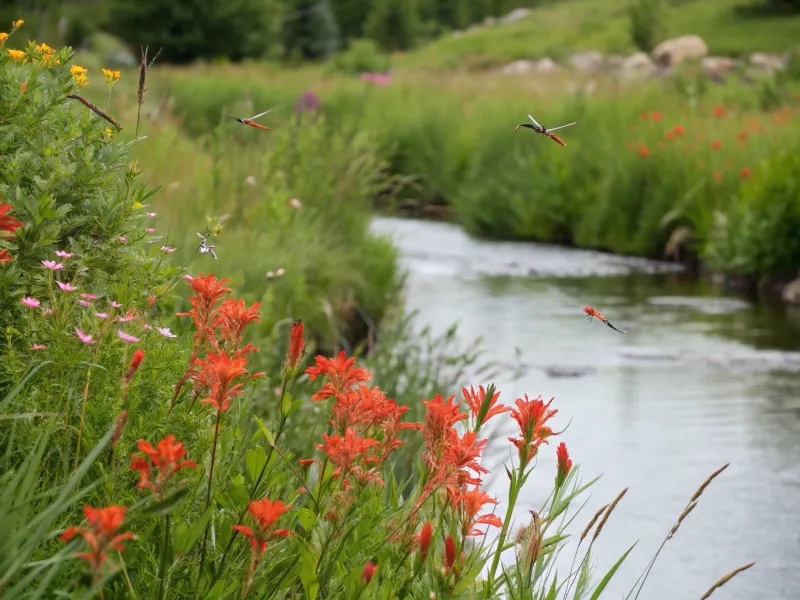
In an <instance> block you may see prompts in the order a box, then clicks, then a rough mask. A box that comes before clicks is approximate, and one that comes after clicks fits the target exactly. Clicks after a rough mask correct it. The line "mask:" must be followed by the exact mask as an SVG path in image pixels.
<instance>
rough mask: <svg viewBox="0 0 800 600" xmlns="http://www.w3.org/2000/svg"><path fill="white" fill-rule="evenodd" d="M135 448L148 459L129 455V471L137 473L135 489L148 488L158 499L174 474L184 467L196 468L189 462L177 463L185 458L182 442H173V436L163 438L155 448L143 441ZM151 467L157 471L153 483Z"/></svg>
mask: <svg viewBox="0 0 800 600" xmlns="http://www.w3.org/2000/svg"><path fill="white" fill-rule="evenodd" d="M137 446H138V448H139V451H141V452H144V453H145V454H146V455H147V456H148V457H149V458H150V461H147V460H146V459H144V458H142V457H141V456H137V455H135V454H132V455H131V459H132V460H131V469H136V470H137V471H139V484H138V486H137V487H139V489H142V488H146V487H149V488H150V489H152V490H153V492H154V493H155V494H156V496H158V497H161V496H163V494H164V488H165V486H166V483H167V481H168V480H169V478H170V477H172V475H173V474H174V473H176V472H177V471H179V470H181V469H183V468H184V467H191V468H193V469H194V468H196V467H197V465H196V464H195V463H193V462H192V461H190V460H183V461H180V462H178V461H179V460H180V459H181V458H183V457H184V456H186V450H185V449H184V448H183V442H176V441H175V436H174V435H168V436H167V437H165V438H164V439H163V440H161V441H160V442H158V444H157V445H156V447H155V448H153V446H151V445H150V444H149V443H147V442H146V441H144V440H139V442H138V444H137ZM151 463H152V466H151ZM152 467H155V468H156V471H158V474H157V475H156V480H155V482H153V481H151V477H152V474H153V471H152Z"/></svg>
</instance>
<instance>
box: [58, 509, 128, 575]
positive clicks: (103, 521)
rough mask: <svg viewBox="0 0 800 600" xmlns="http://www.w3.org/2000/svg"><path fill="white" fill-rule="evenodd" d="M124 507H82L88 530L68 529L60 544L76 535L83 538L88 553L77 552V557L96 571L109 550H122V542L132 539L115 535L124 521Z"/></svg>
mask: <svg viewBox="0 0 800 600" xmlns="http://www.w3.org/2000/svg"><path fill="white" fill-rule="evenodd" d="M126 510H127V509H126V508H125V507H124V506H107V507H106V508H93V507H91V506H88V505H87V506H84V507H83V514H84V516H85V517H86V520H87V521H88V523H89V528H88V529H84V528H81V527H70V528H68V529H67V530H66V531H65V532H64V533H62V534H61V537H60V538H59V539H61V541H62V542H68V541H70V540H71V539H72V538H74V537H75V536H76V535H81V536H83V539H84V540H86V543H87V544H88V545H89V550H90V551H89V552H79V553H78V555H77V556H78V557H80V558H82V559H83V560H85V561H86V562H87V563H88V564H89V567H90V568H91V569H92V570H93V571H96V570H98V569H99V568H100V567H101V566H102V564H103V562H104V561H105V559H106V558H108V552H109V550H122V549H123V546H122V541H123V540H129V539H132V538H133V534H132V533H130V532H128V533H123V534H120V535H117V530H118V529H119V528H120V525H122V522H123V521H124V520H125V511H126Z"/></svg>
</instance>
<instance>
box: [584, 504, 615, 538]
mask: <svg viewBox="0 0 800 600" xmlns="http://www.w3.org/2000/svg"><path fill="white" fill-rule="evenodd" d="M607 508H608V504H606V505H605V506H603V507H601V508H600V510H598V511H597V512H596V513H595V514H594V516H593V517H592V520H591V521H589V524H588V525H587V526H586V529H584V530H583V533H582V534H581V539H580V540H578V545H579V546H580V545H581V543H582V542H583V540H584V538H586V536H587V535H589V531H591V529H592V527H594V524H595V523H597V519H599V518H600V515H602V514H603V512H604V511H605V510H606V509H607Z"/></svg>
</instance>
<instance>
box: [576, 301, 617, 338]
mask: <svg viewBox="0 0 800 600" xmlns="http://www.w3.org/2000/svg"><path fill="white" fill-rule="evenodd" d="M583 312H585V313H586V315H587V316H588V317H589V320H590V321H591V320H592V318H595V317H596V318H597V319H599V320H600V321H602V322H603V323H605V324H606V325H608V326H609V327H611V329H613V330H614V331H619V332H620V333H625V332H624V331H622V330H621V329H617V328H616V327H614V326H613V325H612V324H611V321H609V320H608V319H606V318H605V317H604V316H603V315H601V314H600V312H599V311H598V310H597V309H595V308H592V307H591V306H584V307H583Z"/></svg>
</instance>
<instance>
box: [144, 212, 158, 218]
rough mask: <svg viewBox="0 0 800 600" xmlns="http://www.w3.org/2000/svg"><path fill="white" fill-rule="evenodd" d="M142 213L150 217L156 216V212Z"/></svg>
mask: <svg viewBox="0 0 800 600" xmlns="http://www.w3.org/2000/svg"><path fill="white" fill-rule="evenodd" d="M144 214H146V215H147V216H148V217H150V218H151V219H152V218H153V217H155V216H156V213H144Z"/></svg>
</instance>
